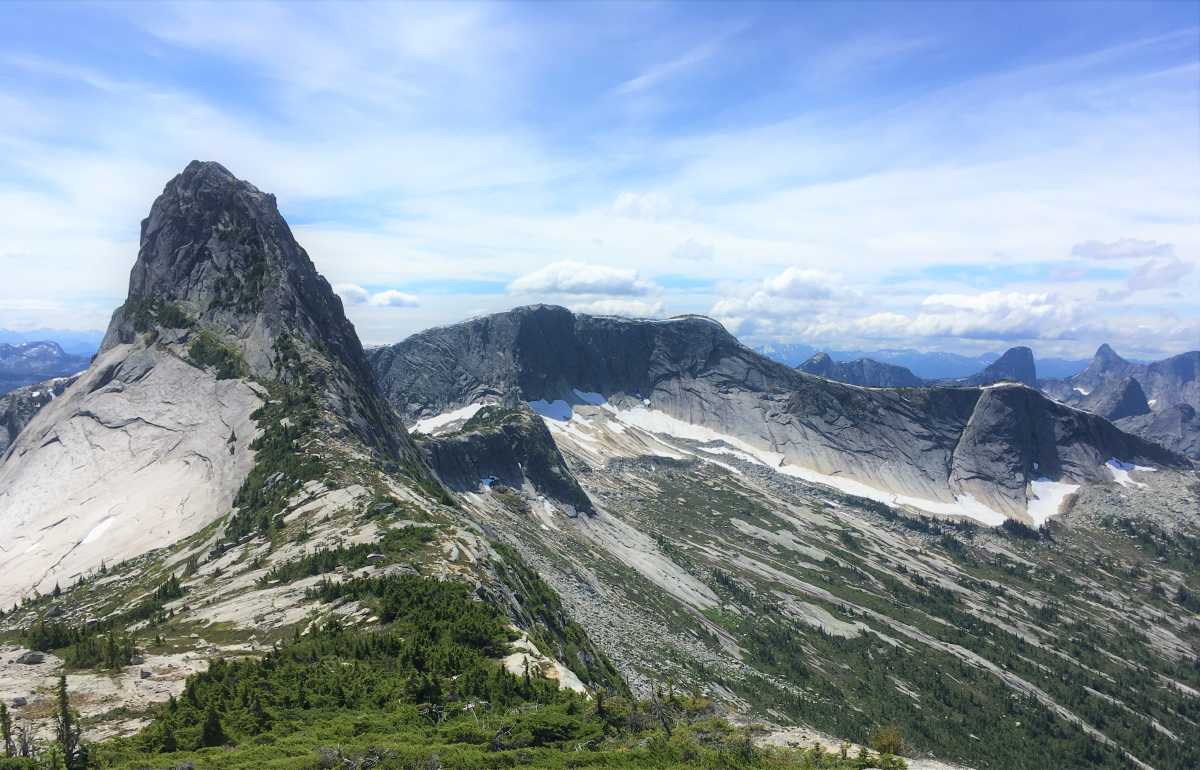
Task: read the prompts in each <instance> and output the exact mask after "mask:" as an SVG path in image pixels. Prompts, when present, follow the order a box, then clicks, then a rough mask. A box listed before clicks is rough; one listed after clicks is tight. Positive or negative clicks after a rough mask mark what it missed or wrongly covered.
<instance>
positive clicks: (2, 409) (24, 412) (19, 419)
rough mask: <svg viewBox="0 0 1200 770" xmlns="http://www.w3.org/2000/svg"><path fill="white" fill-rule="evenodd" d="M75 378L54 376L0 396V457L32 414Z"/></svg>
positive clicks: (56, 395) (57, 394)
mask: <svg viewBox="0 0 1200 770" xmlns="http://www.w3.org/2000/svg"><path fill="white" fill-rule="evenodd" d="M77 379H79V378H78V376H71V377H55V378H54V379H51V380H47V381H46V382H39V383H37V384H36V385H27V386H25V387H23V388H17V389H16V390H13V391H10V392H8V393H5V394H4V395H2V396H0V458H2V457H3V456H4V453H5V452H6V451H7V450H8V447H9V446H11V445H12V442H13V441H15V440H16V438H17V434H18V433H20V432H21V431H23V430H24V429H25V426H26V425H28V424H29V421H30V420H32V419H33V416H34V415H35V414H37V413H38V411H40V410H41V408H42V407H44V406H45V405H46V404H48V403H50V402H51V401H53V400H54V399H55V398H57V397H58V396H61V395H62V394H63V391H65V390H66V389H67V388H69V387H70V386H71V385H72V384H73V383H74V382H75V380H77Z"/></svg>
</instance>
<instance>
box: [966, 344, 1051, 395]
mask: <svg viewBox="0 0 1200 770" xmlns="http://www.w3.org/2000/svg"><path fill="white" fill-rule="evenodd" d="M997 382H1019V383H1021V384H1022V385H1025V386H1027V387H1030V388H1036V387H1037V366H1036V365H1035V363H1034V360H1033V351H1032V350H1030V349H1029V348H1027V347H1024V346H1018V347H1015V348H1009V349H1008V350H1006V351H1004V355H1002V356H1000V357H999V358H997V359H996V360H995V361H993V362H992V363H990V364H988V365H987V366H986V367H984V369H983V371H981V372H979V373H978V374H974V375H972V376H970V377H967V378H966V379H965V380H963V382H962V384H964V385H992V384H995V383H997Z"/></svg>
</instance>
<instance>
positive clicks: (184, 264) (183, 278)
mask: <svg viewBox="0 0 1200 770" xmlns="http://www.w3.org/2000/svg"><path fill="white" fill-rule="evenodd" d="M167 332H170V333H171V334H173V335H174V338H175V339H181V340H182V341H183V344H184V345H188V344H191V343H192V342H194V341H195V339H196V337H197V336H199V335H201V333H205V334H208V335H209V337H210V338H211V339H214V340H215V341H216V343H217V344H218V345H219V346H221V347H222V348H227V349H229V350H231V351H233V352H234V354H235V355H236V357H237V359H238V366H237V369H238V371H239V372H240V374H241V375H243V376H248V377H253V378H256V379H259V380H261V381H272V380H281V381H284V382H292V381H295V380H297V379H298V378H303V379H305V380H306V381H309V382H311V383H313V384H315V385H316V386H317V389H318V390H319V391H321V396H322V399H323V401H324V402H325V403H326V404H327V405H328V406H329V407H330V409H331V411H332V412H334V413H336V414H337V415H339V416H340V417H341V418H342V419H343V420H344V421H345V423H346V424H347V425H348V426H349V427H350V429H351V430H352V431H353V432H354V433H355V434H356V435H357V436H358V437H359V438H360V439H362V440H363V442H364V443H365V444H366V445H367V446H369V447H372V448H374V449H377V450H381V451H382V452H383V453H384V454H387V455H393V454H396V453H397V452H399V453H403V454H407V455H410V456H415V450H413V448H412V446H411V442H409V441H408V439H407V437H406V436H405V435H404V431H403V427H402V426H401V425H400V423H399V421H398V420H396V419H395V418H394V416H393V415H392V414H391V412H390V410H389V409H388V408H387V406H386V404H385V403H384V402H383V401H382V400H381V399H380V398H379V397H378V394H377V391H376V389H375V386H374V378H373V376H372V373H371V368H370V367H369V366H368V364H367V359H366V355H365V353H364V352H363V348H362V345H361V343H360V342H359V340H358V336H357V334H356V333H355V331H354V326H353V325H352V324H351V323H350V321H349V320H348V319H347V318H346V316H345V313H344V312H343V308H342V302H341V300H340V299H339V298H338V296H337V295H336V294H334V292H333V289H332V287H331V286H330V285H329V282H328V281H326V280H325V278H324V277H322V276H321V275H320V274H319V273H318V272H317V270H316V267H315V266H314V265H313V262H312V260H311V259H310V258H309V256H308V253H307V252H305V250H304V249H303V248H302V247H301V246H300V244H299V243H297V242H296V239H295V237H294V236H293V235H292V231H291V229H290V228H289V227H288V224H287V222H286V221H285V220H284V218H283V216H282V215H281V214H280V213H279V208H278V205H277V204H276V200H275V196H274V195H271V194H270V193H265V192H263V191H262V190H259V189H258V188H257V187H255V186H254V185H253V184H251V183H250V182H247V181H245V180H242V179H238V178H237V177H236V176H234V175H233V174H232V173H231V172H230V171H229V170H228V169H227V168H225V167H224V166H222V165H221V164H219V163H215V162H211V161H192V162H191V163H189V164H188V165H187V167H186V168H185V169H184V170H183V171H182V172H180V173H179V174H178V175H176V176H175V177H174V178H173V179H171V180H170V181H169V182H167V184H166V186H165V187H164V188H163V191H162V193H161V194H160V195H159V196H158V198H157V199H155V201H154V204H153V205H152V206H151V208H150V215H149V216H148V217H146V219H144V220H142V231H141V243H140V246H139V249H138V256H137V260H136V262H135V263H134V266H133V269H132V270H131V271H130V276H129V295H128V298H127V299H126V301H125V303H124V304H123V305H122V306H121V307H120V308H118V309H117V310H116V311H115V312H114V313H113V317H112V321H111V322H110V324H109V328H108V332H107V334H106V335H105V339H104V342H103V343H102V345H101V352H102V353H103V352H105V351H108V350H111V349H112V348H114V347H116V346H117V345H120V344H122V343H130V342H133V341H134V340H135V339H137V338H138V337H139V335H141V334H145V333H150V334H165V333H167ZM171 334H167V335H166V336H164V339H167V338H170V337H171ZM301 372H303V374H301Z"/></svg>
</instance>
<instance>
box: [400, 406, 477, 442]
mask: <svg viewBox="0 0 1200 770" xmlns="http://www.w3.org/2000/svg"><path fill="white" fill-rule="evenodd" d="M485 406H487V404H469V405H467V406H464V407H462V408H461V409H455V410H453V411H450V412H443V413H442V414H439V415H436V416H434V417H426V418H425V419H423V420H417V422H416V424H415V425H413V426H412V427H411V428H409V432H410V433H424V434H426V435H429V434H431V433H433V432H434V431H436V430H437V429H438V428H444V427H446V426H447V425H449V424H450V423H452V422H458V421H459V420H463V421H466V420H469V419H471V418H472V417H474V416H475V414H476V413H477V412H478V411H479V410H480V409H482V408H484V407H485Z"/></svg>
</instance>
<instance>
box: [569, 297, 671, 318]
mask: <svg viewBox="0 0 1200 770" xmlns="http://www.w3.org/2000/svg"><path fill="white" fill-rule="evenodd" d="M571 309H572V310H574V311H576V312H578V313H589V314H591V315H619V316H626V317H628V318H657V317H660V316H662V315H663V303H661V302H658V301H648V300H640V299H597V300H593V301H591V302H582V303H571Z"/></svg>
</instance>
